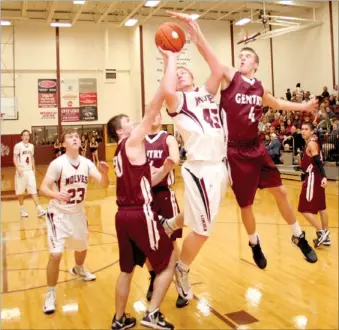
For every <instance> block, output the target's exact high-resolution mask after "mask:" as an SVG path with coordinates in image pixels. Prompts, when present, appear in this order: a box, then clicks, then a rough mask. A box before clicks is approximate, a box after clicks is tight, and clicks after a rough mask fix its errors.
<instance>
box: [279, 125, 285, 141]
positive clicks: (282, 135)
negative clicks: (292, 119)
mask: <svg viewBox="0 0 339 330" xmlns="http://www.w3.org/2000/svg"><path fill="white" fill-rule="evenodd" d="M285 136H286V129H285V125H280V131H279V142H280V143H282V142H283V141H284V138H285Z"/></svg>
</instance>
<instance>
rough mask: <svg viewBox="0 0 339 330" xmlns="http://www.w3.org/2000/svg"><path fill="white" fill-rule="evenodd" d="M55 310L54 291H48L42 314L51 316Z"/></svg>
mask: <svg viewBox="0 0 339 330" xmlns="http://www.w3.org/2000/svg"><path fill="white" fill-rule="evenodd" d="M55 309H56V297H55V291H48V293H47V296H46V299H45V304H44V313H45V314H53V313H54V312H55Z"/></svg>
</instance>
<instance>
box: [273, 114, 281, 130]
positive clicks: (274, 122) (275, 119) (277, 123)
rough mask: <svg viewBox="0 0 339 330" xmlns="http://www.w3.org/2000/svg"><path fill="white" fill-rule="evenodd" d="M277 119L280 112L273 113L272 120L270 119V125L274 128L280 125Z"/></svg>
mask: <svg viewBox="0 0 339 330" xmlns="http://www.w3.org/2000/svg"><path fill="white" fill-rule="evenodd" d="M279 119H280V114H279V113H276V114H275V115H274V120H273V121H272V123H271V126H274V127H275V128H277V127H278V126H279V125H280V120H279Z"/></svg>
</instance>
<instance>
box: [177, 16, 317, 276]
mask: <svg viewBox="0 0 339 330" xmlns="http://www.w3.org/2000/svg"><path fill="white" fill-rule="evenodd" d="M171 15H172V17H175V18H177V19H179V20H181V21H183V22H184V23H185V24H186V26H187V28H188V31H189V33H190V34H191V36H192V38H193V39H194V40H200V42H198V44H199V45H200V46H199V47H198V49H199V52H200V53H201V54H202V56H203V57H204V58H205V54H206V52H207V51H210V46H209V44H208V42H207V40H206V39H205V37H204V36H203V34H202V32H201V31H200V28H199V25H198V23H197V22H196V21H194V20H193V19H192V17H190V16H189V15H187V14H182V13H171ZM238 59H239V64H238V69H235V68H233V67H230V66H224V67H223V72H224V77H223V78H224V79H223V82H222V86H221V89H222V90H221V99H220V109H221V116H222V121H223V126H224V130H225V138H226V142H227V167H228V172H229V177H230V178H229V179H230V183H231V185H232V189H233V191H234V194H235V196H236V199H237V202H238V205H239V206H240V209H241V217H242V221H243V223H244V226H245V228H246V231H247V234H248V236H249V246H250V247H251V248H252V253H253V259H254V261H255V263H256V264H257V266H258V267H259V268H261V269H264V268H265V267H266V266H267V260H266V257H265V255H264V254H263V252H262V250H261V246H260V239H259V235H258V234H257V232H256V223H255V218H254V214H253V210H252V205H253V201H254V197H255V193H256V190H257V188H260V189H264V188H268V190H269V191H270V192H271V193H272V195H273V196H274V198H275V200H276V202H277V206H278V208H279V211H280V213H281V215H282V216H283V218H284V219H285V221H286V222H287V223H288V224H289V225H290V227H291V230H292V233H293V235H292V243H293V244H294V245H296V246H298V247H299V248H300V250H301V252H302V253H303V255H304V258H305V259H306V260H307V261H308V262H311V263H314V262H316V261H317V255H316V253H315V252H314V250H313V249H312V247H311V246H310V245H309V244H308V242H307V240H306V238H305V232H303V231H302V230H301V228H300V225H299V224H298V221H297V220H296V216H295V213H294V212H293V209H292V206H291V203H290V202H289V200H288V198H287V193H286V190H285V188H284V187H283V185H282V182H281V179H280V173H279V171H278V169H277V168H276V167H275V165H274V163H273V161H272V159H271V158H270V156H269V154H268V152H267V150H266V148H265V146H264V144H263V142H261V141H260V140H259V137H258V136H259V130H258V122H259V119H260V118H261V116H262V105H263V104H265V105H267V106H269V107H271V108H273V109H279V110H286V111H309V112H310V111H315V110H316V109H317V105H318V102H317V100H316V99H313V100H311V101H309V102H308V103H302V104H301V103H292V102H289V101H284V100H281V99H276V98H274V97H273V96H272V95H271V94H270V93H269V92H268V91H267V90H265V89H264V87H263V86H262V84H261V82H260V81H258V80H256V79H255V78H254V75H255V72H256V71H257V69H258V66H259V57H258V55H257V54H256V53H255V51H254V50H253V49H252V48H248V47H246V48H243V49H242V50H241V52H240V54H239V58H238Z"/></svg>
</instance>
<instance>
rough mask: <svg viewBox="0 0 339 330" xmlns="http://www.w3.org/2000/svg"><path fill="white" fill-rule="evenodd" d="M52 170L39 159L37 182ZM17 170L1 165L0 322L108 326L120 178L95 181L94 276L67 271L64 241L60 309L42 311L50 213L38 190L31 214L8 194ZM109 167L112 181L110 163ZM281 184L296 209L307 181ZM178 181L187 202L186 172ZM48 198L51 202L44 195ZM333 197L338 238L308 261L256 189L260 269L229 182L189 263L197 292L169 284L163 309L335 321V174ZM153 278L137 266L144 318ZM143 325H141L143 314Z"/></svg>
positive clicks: (203, 322)
mask: <svg viewBox="0 0 339 330" xmlns="http://www.w3.org/2000/svg"><path fill="white" fill-rule="evenodd" d="M45 171H46V167H45V166H43V167H39V168H38V170H37V177H38V184H39V183H40V182H41V178H42V175H43V174H44V173H45ZM13 173H14V170H13V168H4V169H2V192H3V196H2V197H3V199H2V203H1V206H2V207H1V229H2V254H1V255H2V264H1V271H2V272H1V275H2V276H1V281H0V282H1V293H2V297H1V300H2V301H1V323H2V329H47V328H52V329H109V328H110V325H111V319H112V316H113V313H114V285H115V281H116V278H117V276H118V274H119V260H118V246H117V240H116V236H115V227H114V215H115V212H116V205H115V196H114V194H115V188H114V186H113V184H112V185H111V186H110V187H109V188H108V189H102V188H99V187H97V186H94V185H93V183H91V184H90V189H89V193H88V198H87V202H86V211H87V215H88V220H89V228H90V248H89V252H88V257H87V261H86V265H87V268H88V269H89V270H90V271H92V272H95V273H96V275H97V281H96V282H91V283H85V282H82V281H79V280H77V279H73V278H72V277H71V276H70V275H69V274H68V273H67V271H68V269H70V268H71V267H72V265H73V257H72V253H71V252H70V251H67V250H66V252H65V253H64V256H63V259H62V261H61V266H60V277H59V284H58V286H57V312H56V313H55V314H54V315H51V316H46V315H44V314H43V313H42V305H43V302H44V295H45V293H46V275H45V267H46V263H47V259H48V251H47V242H46V230H45V221H44V219H39V218H37V216H36V210H35V207H34V203H33V201H32V200H31V199H27V200H26V201H25V208H26V210H27V211H28V213H29V218H28V219H21V218H20V215H19V206H18V203H17V201H15V200H11V199H13ZM110 176H111V178H112V183H113V173H112V170H111V173H110ZM178 176H179V175H178ZM179 178H180V177H179ZM284 184H285V186H286V188H287V190H288V194H289V197H290V199H291V201H292V203H293V207H294V209H296V207H297V202H298V196H299V191H300V186H301V183H300V182H296V181H285V182H284ZM175 190H176V193H177V197H178V200H179V203H180V204H181V205H182V202H183V184H182V182H181V181H180V179H179V180H178V183H177V185H176V187H175ZM41 202H42V204H43V205H44V206H45V207H46V206H47V203H48V201H47V200H46V199H45V198H41ZM327 206H328V208H327V210H328V213H329V221H330V231H331V240H332V246H331V247H322V248H319V249H318V250H317V254H318V258H319V261H318V262H317V263H316V264H309V263H307V262H306V261H304V260H303V258H302V256H301V253H300V252H299V251H298V250H297V249H295V248H294V247H293V246H292V244H291V243H290V236H291V232H290V229H289V227H288V225H286V224H285V222H284V221H283V219H282V218H281V216H280V214H279V212H278V210H277V208H276V207H275V203H274V201H273V199H272V197H271V196H270V195H269V193H268V192H267V191H258V193H257V196H256V201H255V207H254V209H255V214H256V218H257V224H258V225H257V229H258V232H259V233H260V235H261V240H262V245H263V250H264V253H265V254H266V257H267V259H268V267H267V269H266V270H264V271H263V270H260V269H258V268H257V267H256V266H255V265H254V263H253V260H252V256H251V250H250V248H249V247H248V239H247V235H246V233H245V230H244V228H243V226H242V224H241V219H240V213H239V209H238V207H237V205H236V202H235V199H234V196H233V193H232V192H231V189H228V192H227V196H226V198H225V199H224V201H223V203H222V207H221V212H220V214H219V216H218V219H217V223H216V226H215V228H214V232H213V234H212V236H211V237H210V239H209V240H208V241H207V243H206V245H205V246H204V248H203V249H202V251H201V253H200V255H199V256H198V258H197V260H196V261H195V263H194V264H193V266H192V270H191V275H190V280H191V283H193V288H194V294H195V295H194V300H193V301H192V302H191V303H190V305H189V306H188V307H186V308H184V309H182V310H178V309H176V308H175V300H176V297H177V294H176V291H175V288H174V285H171V287H170V289H169V292H168V294H167V296H166V298H165V300H164V302H163V305H162V311H163V313H164V314H165V315H166V317H167V318H168V320H169V321H171V322H173V323H174V324H175V326H176V328H177V329H230V328H233V329H236V328H237V329H338V182H333V181H332V182H330V183H329V185H328V188H327ZM297 217H298V219H299V222H300V223H301V224H302V225H303V228H305V231H306V233H307V238H308V240H309V241H312V239H313V238H315V231H314V229H313V228H312V227H310V226H309V225H308V224H307V223H306V222H305V220H304V219H303V218H302V217H301V216H300V214H298V215H297ZM187 233H188V230H187V229H186V230H185V232H184V234H185V235H186V234H187ZM147 287H148V272H147V271H146V269H140V268H137V269H136V272H135V276H134V281H133V284H132V287H131V293H130V298H129V302H128V305H127V312H129V313H131V314H133V315H135V316H136V317H137V320H138V321H140V319H141V318H142V316H143V314H144V311H145V310H146V308H147V301H146V299H145V294H146V290H147ZM137 328H142V327H141V326H140V323H138V325H137Z"/></svg>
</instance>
